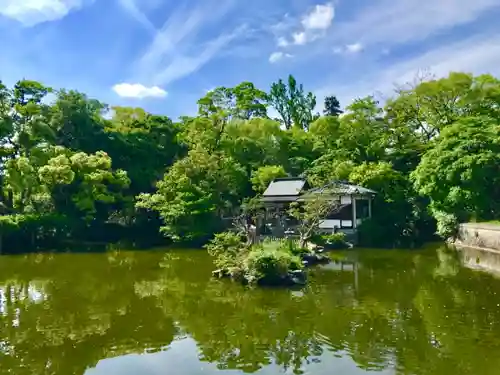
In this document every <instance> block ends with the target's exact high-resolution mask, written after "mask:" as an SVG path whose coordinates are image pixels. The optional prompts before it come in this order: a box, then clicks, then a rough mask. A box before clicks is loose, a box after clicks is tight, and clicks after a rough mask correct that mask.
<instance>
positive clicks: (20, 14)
mask: <svg viewBox="0 0 500 375" xmlns="http://www.w3.org/2000/svg"><path fill="white" fill-rule="evenodd" d="M93 1H94V0H0V14H1V15H3V16H5V17H8V18H11V19H13V20H16V21H18V22H20V23H22V24H23V26H26V27H31V26H34V25H36V24H39V23H42V22H48V21H55V20H58V19H61V18H63V17H65V16H66V15H67V14H68V13H69V12H71V11H74V10H77V9H79V8H81V7H83V6H84V5H87V4H90V3H92V2H93Z"/></svg>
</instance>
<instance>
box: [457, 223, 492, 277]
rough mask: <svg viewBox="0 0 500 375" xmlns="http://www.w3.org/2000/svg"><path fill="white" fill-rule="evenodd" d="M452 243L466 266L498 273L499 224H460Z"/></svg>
mask: <svg viewBox="0 0 500 375" xmlns="http://www.w3.org/2000/svg"><path fill="white" fill-rule="evenodd" d="M454 245H455V246H456V247H457V249H458V250H459V252H460V255H461V261H462V263H463V264H464V265H465V266H466V267H469V268H475V269H481V270H484V271H488V272H492V273H495V274H497V275H500V225H497V224H487V223H465V224H460V228H459V231H458V236H457V239H456V240H455V242H454Z"/></svg>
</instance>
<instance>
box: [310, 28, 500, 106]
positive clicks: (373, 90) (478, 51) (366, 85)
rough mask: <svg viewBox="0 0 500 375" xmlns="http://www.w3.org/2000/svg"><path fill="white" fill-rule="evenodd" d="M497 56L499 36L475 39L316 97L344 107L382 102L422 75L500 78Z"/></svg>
mask: <svg viewBox="0 0 500 375" xmlns="http://www.w3.org/2000/svg"><path fill="white" fill-rule="evenodd" d="M498 56H500V34H494V35H487V36H485V35H483V36H478V37H472V38H469V39H467V40H464V41H460V42H456V43H452V44H447V45H444V46H440V47H437V48H434V49H431V50H428V51H427V52H424V53H422V54H420V55H418V56H415V57H413V58H411V59H408V60H404V61H400V62H397V63H394V64H391V65H388V66H387V65H385V64H384V66H373V67H372V68H371V69H370V70H369V71H367V72H365V73H364V74H359V75H358V76H357V81H358V82H359V83H358V84H352V83H349V84H345V85H339V84H338V83H335V82H331V83H330V84H328V85H325V86H323V87H321V88H320V89H318V90H315V93H316V94H317V96H318V97H324V96H325V95H329V94H331V93H332V92H335V93H336V95H337V96H338V97H339V100H341V102H342V103H343V104H348V103H350V102H351V101H352V100H353V99H355V98H357V97H362V96H366V95H372V94H376V96H378V97H380V98H382V99H383V98H386V97H388V96H390V95H392V93H393V90H394V88H395V85H401V84H405V83H408V82H412V81H413V80H414V78H415V77H416V76H417V74H418V73H419V72H421V71H428V72H430V73H431V74H432V75H433V76H435V77H444V76H447V75H448V74H449V73H450V72H451V71H465V72H470V73H474V74H483V73H491V74H494V75H500V65H499V64H498Z"/></svg>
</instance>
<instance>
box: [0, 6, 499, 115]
mask: <svg viewBox="0 0 500 375" xmlns="http://www.w3.org/2000/svg"><path fill="white" fill-rule="evenodd" d="M499 17H500V0H332V1H329V2H327V1H324V0H252V1H243V0H0V80H2V81H3V82H4V83H6V84H7V85H13V84H14V83H15V82H16V81H17V80H19V79H23V78H26V79H32V80H37V81H41V82H42V83H44V84H45V85H47V86H50V87H53V88H55V89H59V88H66V89H75V90H78V91H81V92H84V93H86V94H87V95H88V96H89V97H92V98H96V99H99V100H101V101H103V102H105V103H107V104H109V105H113V106H114V105H120V106H131V107H142V108H144V109H146V110H147V111H150V112H152V113H158V114H166V115H168V116H170V117H172V118H174V119H175V118H177V117H178V116H181V115H194V114H195V113H196V110H197V106H196V101H197V100H198V99H199V98H201V97H203V96H204V95H205V94H206V92H207V91H209V90H212V89H214V88H215V87H219V86H226V87H232V86H235V85H237V84H238V83H240V82H243V81H251V82H253V83H254V84H255V85H256V86H257V87H259V88H261V89H263V90H266V91H267V90H268V89H269V87H270V85H271V83H272V82H275V81H277V80H278V79H280V78H286V77H287V76H288V75H289V74H293V75H294V76H295V77H296V79H297V81H298V82H300V83H303V84H304V88H305V89H306V90H307V91H312V92H313V93H315V94H316V95H317V99H318V102H319V103H322V102H323V98H324V97H325V96H327V95H336V96H337V97H338V98H339V100H340V102H341V104H342V105H343V106H346V105H348V104H349V103H351V102H352V100H353V99H355V98H358V97H363V96H366V95H372V94H374V95H375V96H376V98H378V99H379V100H384V99H385V98H387V97H390V96H391V93H392V92H393V90H394V87H395V85H400V84H404V83H407V82H412V81H414V79H415V77H416V76H419V75H420V76H421V75H425V76H430V75H433V76H437V77H441V76H446V75H447V74H448V73H449V72H450V71H465V72H469V73H474V74H482V73H490V74H493V75H496V76H498V77H500V22H498V19H499Z"/></svg>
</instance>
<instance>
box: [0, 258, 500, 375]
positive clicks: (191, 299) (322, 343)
mask: <svg viewBox="0 0 500 375" xmlns="http://www.w3.org/2000/svg"><path fill="white" fill-rule="evenodd" d="M351 254H352V253H351ZM5 259H8V261H5ZM358 260H359V263H357V265H356V266H355V267H354V266H353V261H351V262H346V263H345V264H344V266H339V267H332V266H330V267H326V268H323V269H322V268H320V269H317V270H315V271H313V272H312V274H311V277H310V280H309V284H308V286H307V287H306V288H305V289H303V290H302V291H300V292H299V291H290V290H283V289H255V290H250V289H245V288H244V287H242V286H240V285H239V284H233V283H231V282H226V281H218V280H212V279H211V278H210V273H211V271H212V264H211V262H210V260H209V259H208V257H207V256H206V254H205V253H204V252H198V251H193V252H189V251H184V252H174V253H149V252H146V253H112V254H99V255H91V254H86V255H76V254H72V255H57V256H43V257H35V256H31V257H25V258H22V257H19V258H2V262H0V291H1V292H0V332H1V333H0V363H1V367H0V374H4V373H5V374H7V373H8V370H9V369H10V370H11V372H13V373H16V374H21V375H23V374H35V373H36V374H39V373H40V374H42V373H43V374H54V375H63V374H82V373H83V372H84V371H85V369H86V368H88V367H91V366H95V364H96V363H97V362H98V361H99V360H100V359H103V358H106V357H112V356H118V355H123V354H125V353H131V352H142V351H144V350H146V349H147V350H148V351H155V350H162V349H164V348H165V347H166V346H167V345H168V344H169V343H170V342H171V341H172V340H173V338H174V335H177V336H179V337H182V336H183V335H190V336H192V337H193V338H194V339H195V340H196V341H197V343H198V347H199V359H200V360H201V361H207V362H211V363H215V364H217V366H218V368H220V369H239V370H242V371H244V372H249V373H250V372H254V371H256V370H258V369H260V368H262V367H264V366H266V365H268V364H274V365H275V366H279V367H281V368H282V369H284V370H285V369H286V370H290V371H291V372H294V373H301V372H302V371H303V370H304V368H305V366H306V365H307V363H310V362H318V361H320V360H321V358H322V356H324V355H332V354H334V355H336V356H346V355H348V356H350V357H351V358H352V359H353V360H354V361H355V362H356V363H357V365H358V366H359V367H360V368H365V369H371V370H376V369H381V368H386V367H394V368H395V369H396V370H397V373H399V374H416V375H427V374H429V375H430V374H454V375H462V374H463V375H465V374H473V373H474V374H476V373H478V374H479V373H480V374H485V375H489V374H496V373H497V369H498V367H499V366H500V358H499V357H498V356H497V355H496V353H498V351H499V350H500V341H499V339H498V337H500V308H499V307H497V303H498V301H500V299H499V297H498V296H500V284H499V281H498V280H495V279H493V278H491V277H490V276H488V275H487V274H484V273H478V272H473V271H471V270H468V269H464V268H461V267H460V265H459V260H458V258H457V257H456V256H454V254H453V253H449V252H446V251H445V250H443V249H440V250H439V251H438V252H433V251H430V252H391V251H377V252H374V251H361V252H359V253H358ZM174 322H175V324H174ZM174 326H179V327H180V328H179V330H177V329H175V328H174Z"/></svg>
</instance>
